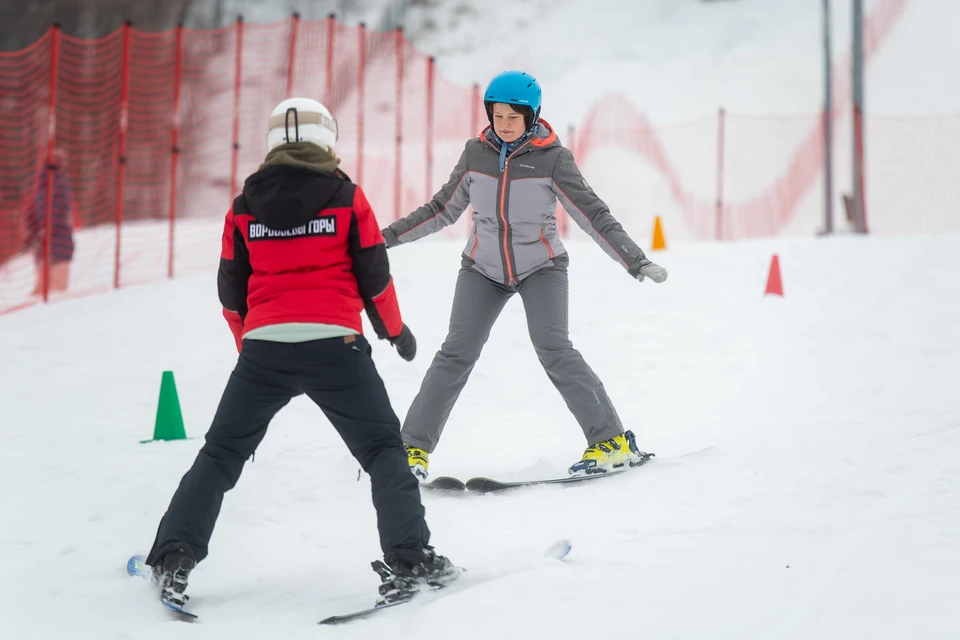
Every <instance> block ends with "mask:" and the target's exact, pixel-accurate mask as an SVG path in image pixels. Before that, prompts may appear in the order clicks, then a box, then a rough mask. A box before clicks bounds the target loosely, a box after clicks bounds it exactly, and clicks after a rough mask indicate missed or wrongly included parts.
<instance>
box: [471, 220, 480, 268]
mask: <svg viewBox="0 0 960 640" xmlns="http://www.w3.org/2000/svg"><path fill="white" fill-rule="evenodd" d="M479 244H480V236H479V234H478V233H477V225H476V224H474V225H473V248H472V249H470V259H471V260H473V259H474V256H475V255H476V254H477V245H479Z"/></svg>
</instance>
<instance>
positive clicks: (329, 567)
mask: <svg viewBox="0 0 960 640" xmlns="http://www.w3.org/2000/svg"><path fill="white" fill-rule="evenodd" d="M668 239H669V238H668ZM568 246H569V248H570V250H571V252H572V261H571V262H572V264H571V267H570V269H571V281H572V282H571V308H570V318H571V323H572V338H573V340H574V343H575V344H576V345H577V347H578V348H579V349H580V350H581V351H582V352H583V354H584V355H585V357H586V358H587V360H588V362H590V364H591V365H592V366H593V368H594V369H595V370H596V371H597V373H598V374H599V375H600V376H601V378H602V379H603V381H604V384H605V386H606V388H607V390H608V392H609V393H610V395H611V397H612V398H613V400H614V402H615V403H616V406H617V408H618V411H619V413H620V415H621V417H622V418H623V420H624V422H625V423H626V424H627V425H628V426H629V427H630V428H632V429H634V430H635V431H636V433H637V434H638V437H639V441H640V444H641V446H642V447H644V448H647V449H648V450H650V451H653V452H655V453H657V454H658V457H657V458H656V460H655V461H654V462H653V463H652V464H650V465H649V466H647V467H644V468H641V469H639V470H637V471H636V472H633V473H631V474H628V475H626V476H623V477H621V478H617V479H613V478H611V479H609V480H605V481H603V482H601V483H598V484H595V485H591V484H587V485H582V486H577V487H569V488H543V489H538V490H531V491H527V492H525V493H518V494H516V495H504V496H495V497H468V498H467V499H462V500H461V499H448V498H444V497H439V496H435V495H426V496H425V502H426V507H427V517H428V522H429V524H430V526H431V528H432V530H433V534H434V538H433V542H434V543H435V544H436V545H437V548H438V549H439V550H440V551H441V552H442V553H445V554H448V555H449V556H450V557H452V558H453V559H455V560H456V561H457V562H458V563H460V564H462V565H464V566H466V567H468V568H471V569H472V575H474V576H477V578H487V577H497V579H495V580H492V581H489V582H484V583H483V584H478V585H477V586H475V587H473V588H471V589H468V590H465V591H463V592H462V593H459V594H455V595H450V596H449V597H446V598H443V599H441V600H438V601H436V602H433V603H430V604H428V605H426V606H423V607H418V606H416V605H411V606H410V607H409V608H400V609H397V610H395V611H392V612H390V613H385V614H384V615H382V617H379V618H378V619H373V620H369V621H365V622H358V623H356V624H353V625H350V626H347V627H343V628H339V629H336V630H333V629H322V628H318V627H317V625H316V622H317V621H318V620H320V619H321V618H323V617H326V616H328V615H331V614H334V613H338V612H341V611H343V610H345V609H346V610H349V609H351V608H353V607H355V606H359V605H365V604H367V603H369V602H370V601H371V600H372V599H373V597H374V596H375V589H376V584H377V578H376V576H375V574H374V573H373V572H372V571H371V570H370V569H369V564H368V563H369V561H371V560H373V559H374V558H376V557H377V555H378V552H379V549H378V545H377V540H376V529H375V519H374V512H373V509H372V506H371V504H370V499H369V483H368V480H367V478H366V477H365V476H364V477H361V478H360V479H359V481H358V477H357V465H356V464H355V463H354V462H353V460H352V459H351V458H350V456H349V454H348V452H347V451H346V449H345V447H344V446H343V445H342V444H341V443H340V442H339V441H338V439H337V436H336V434H335V432H334V431H333V429H332V428H331V427H330V425H329V424H328V423H327V422H326V420H325V418H324V417H323V415H322V414H321V413H320V412H319V410H317V409H316V408H315V407H313V406H312V405H311V404H310V403H309V402H308V401H306V400H304V399H303V398H298V399H296V400H295V401H294V402H292V403H291V404H290V405H289V406H288V407H287V408H286V409H285V410H284V411H283V412H282V413H281V414H280V415H279V416H278V417H277V419H276V420H275V422H274V423H273V425H272V426H271V430H270V432H269V433H268V435H267V437H266V439H265V441H264V443H263V444H262V446H261V448H260V450H259V451H258V452H257V456H256V460H255V462H253V463H252V464H248V465H247V466H246V469H245V471H244V475H243V477H242V478H241V480H240V483H239V485H238V486H237V488H236V489H235V490H234V491H233V492H231V493H230V494H228V495H227V498H226V500H225V503H224V507H223V511H222V516H221V519H220V521H219V523H218V528H217V531H216V533H215V535H214V539H213V544H212V549H211V555H210V557H209V558H208V559H207V560H206V561H205V562H204V563H203V564H202V565H201V566H200V567H199V568H198V569H197V571H196V573H195V577H194V578H193V580H192V582H191V592H192V594H193V599H192V602H193V603H195V608H196V610H197V611H198V612H199V613H200V615H201V620H200V622H199V623H198V624H197V625H196V626H193V627H188V626H187V625H186V624H184V623H175V622H169V621H167V617H166V614H165V612H164V611H163V610H162V609H161V608H160V607H159V605H158V604H156V602H154V599H153V596H152V594H151V592H150V591H149V589H148V588H147V586H146V584H145V583H142V582H138V581H134V580H132V579H130V578H128V577H127V576H126V574H125V573H124V566H123V565H124V562H125V561H126V558H127V556H129V555H130V554H132V553H137V552H143V551H145V550H146V548H147V547H148V545H149V544H150V542H151V540H152V536H153V534H154V532H155V529H156V525H157V522H158V520H159V518H160V515H161V514H162V513H163V510H164V509H165V508H166V505H167V502H168V500H169V498H170V496H171V494H172V492H173V490H174V489H175V487H176V485H177V483H178V482H179V479H180V476H181V475H182V473H183V472H184V471H185V470H186V469H187V467H188V466H189V465H190V463H191V462H192V460H193V458H194V456H195V454H196V451H197V449H198V448H199V447H200V446H201V445H202V436H203V434H204V432H205V430H206V427H207V425H208V424H209V421H210V419H211V418H212V416H213V413H214V410H215V408H216V405H217V403H218V401H219V396H220V392H221V390H222V388H223V385H224V384H225V382H226V379H227V376H228V374H229V372H230V370H231V368H232V366H233V364H234V362H235V358H236V353H235V349H234V347H233V341H232V338H231V336H230V335H229V332H228V329H227V327H226V324H225V322H224V321H223V319H222V317H221V316H220V309H219V305H218V303H217V300H216V290H215V278H214V277H213V274H212V272H210V273H206V274H205V275H201V276H197V277H190V278H184V279H181V280H178V281H174V282H168V283H164V284H159V285H153V286H144V287H131V288H128V289H124V290H121V291H119V292H116V293H111V294H107V295H101V296H95V297H90V298H86V299H82V300H71V301H64V302H61V303H58V304H56V305H51V306H48V307H42V308H40V307H38V308H32V309H28V310H25V311H22V312H19V313H15V314H11V315H7V316H3V317H0V336H2V338H3V339H2V341H0V362H2V366H0V407H2V413H0V438H2V442H3V446H2V447H0V487H2V490H0V514H2V516H0V517H2V522H3V526H2V527H0V550H2V553H3V560H2V565H3V569H4V570H3V580H0V637H2V638H16V639H17V640H33V639H41V638H42V639H49V638H67V637H69V638H74V639H80V640H87V639H90V640H93V639H96V640H101V639H107V638H109V639H113V638H125V639H134V638H136V639H145V640H169V639H170V638H180V637H183V638H209V639H215V640H240V639H245V638H251V639H253V638H256V639H258V640H262V639H263V638H268V637H269V638H273V637H277V638H280V637H282V638H291V639H298V638H317V637H321V636H322V637H334V636H335V637H337V638H374V637H385V636H390V637H415V638H417V640H434V639H436V640H447V639H449V638H451V637H457V638H465V639H473V638H477V639H481V638H482V639H487V638H490V637H514V638H531V639H532V638H548V639H551V638H553V639H560V638H572V637H588V636H589V637H593V636H594V635H596V633H597V630H598V629H602V630H603V635H616V636H619V637H646V638H658V639H659V638H711V639H718V640H726V639H731V640H732V639H737V640H740V639H743V638H764V639H768V638H788V639H797V640H801V639H802V640H806V639H807V638H814V637H815V638H819V639H822V640H828V639H833V638H836V639H842V640H847V639H848V638H853V637H869V638H873V639H876V640H880V639H894V638H906V637H918V638H919V637H922V638H925V639H944V640H946V639H947V638H952V637H955V636H956V631H957V629H958V628H960V614H958V613H957V609H956V606H955V602H954V600H955V595H954V594H955V589H954V584H955V580H956V576H957V575H958V573H960V547H958V544H960V542H958V541H960V453H958V452H960V428H958V427H960V410H958V405H957V402H956V398H955V396H956V389H957V387H958V385H960V368H958V367H957V361H958V358H960V337H958V333H957V331H956V327H957V326H958V325H960V303H958V301H957V299H956V296H952V295H950V294H951V292H955V291H958V290H960V237H958V236H951V237H939V238H931V237H914V238H910V239H893V238H849V237H847V238H833V239H826V240H823V239H821V240H813V239H804V240H780V241H772V240H771V241H755V242H743V243H728V244H724V245H696V244H686V245H685V244H682V243H681V244H674V245H672V246H671V248H670V249H669V250H668V251H667V252H665V253H662V254H659V253H658V254H653V257H654V260H656V261H658V262H660V263H662V264H664V265H665V266H666V267H667V268H668V269H669V270H670V278H669V280H667V282H665V283H664V284H662V285H653V284H652V283H643V284H640V283H637V282H636V281H632V280H631V279H630V278H628V277H627V276H626V275H625V274H624V273H623V271H622V270H621V269H620V267H618V266H617V265H616V264H615V263H614V262H613V261H611V260H609V259H608V258H607V257H606V256H605V255H604V254H603V253H602V252H601V251H600V249H599V248H598V247H596V246H595V245H593V244H591V243H590V242H589V241H588V240H586V239H584V238H581V239H579V240H577V239H571V240H570V241H569V243H568ZM459 251H460V243H459V242H456V241H450V240H445V239H442V238H432V239H429V240H425V241H423V242H421V243H419V244H416V245H411V246H406V247H398V248H396V249H392V250H391V253H390V258H391V262H392V265H393V268H394V271H395V274H396V277H397V288H398V293H399V296H400V301H401V305H402V308H403V310H404V313H405V319H406V321H407V322H408V324H409V325H410V326H411V328H412V329H413V331H414V332H415V334H416V336H417V338H418V341H419V345H420V353H419V355H418V357H417V359H416V360H415V361H414V362H412V363H407V362H404V361H402V360H401V359H400V358H399V357H398V356H397V355H396V354H395V353H393V351H392V349H391V348H390V347H389V346H387V345H386V344H385V343H383V342H378V343H376V344H375V345H374V348H375V351H374V357H375V359H376V362H377V366H378V368H379V370H380V372H381V374H382V375H383V376H384V378H385V380H386V383H387V387H388V390H389V392H390V394H391V398H392V400H393V402H394V404H395V409H396V411H397V412H398V414H399V415H400V416H401V417H402V416H403V414H404V412H405V411H406V408H407V406H408V405H409V403H410V401H411V399H412V398H413V396H414V394H415V393H416V391H417V389H418V386H419V382H420V379H421V377H422V375H423V373H424V372H425V371H426V369H427V367H428V365H429V363H430V360H431V357H432V354H433V353H434V351H435V350H436V349H437V348H438V346H439V344H440V342H441V341H442V339H443V336H444V333H445V329H446V325H447V319H448V318H447V314H448V312H449V306H450V300H451V296H452V291H453V285H454V282H455V279H456V269H457V267H458V264H459V257H458V256H459ZM773 252H777V253H778V254H779V255H780V258H781V264H782V267H783V277H784V286H785V290H786V296H785V297H784V298H782V299H781V298H775V297H767V298H764V297H763V296H762V292H763V287H764V281H765V277H766V269H767V265H768V264H769V260H770V256H771V254H772V253H773ZM891 256H895V259H893V260H892V259H891ZM424 273H433V274H435V277H434V278H431V279H427V278H424V277H423V274H424ZM164 370H173V371H174V372H175V375H176V380H177V384H178V387H179V392H180V400H181V403H182V407H183V413H184V416H185V419H186V422H187V432H188V436H190V439H189V440H186V441H179V442H165V443H149V444H140V442H139V441H140V440H144V439H148V438H150V436H151V434H152V428H153V419H154V412H155V410H156V402H157V392H158V389H159V383H160V377H161V372H162V371H164ZM583 446H584V442H583V441H582V437H581V435H580V432H579V429H578V428H577V426H576V423H575V422H574V420H573V419H572V417H571V416H570V415H569V413H568V412H567V411H566V409H565V407H564V406H563V403H562V401H561V399H560V398H559V396H558V395H557V393H556V392H555V391H554V390H553V388H552V387H551V385H550V383H549V381H548V380H547V378H546V376H545V375H544V374H543V372H542V370H541V369H540V367H539V364H538V363H537V360H536V357H535V354H534V352H533V349H532V347H531V346H530V344H529V342H528V338H527V336H526V328H525V326H524V319H523V311H522V306H521V304H520V301H519V299H516V300H513V301H512V302H511V303H510V304H509V305H508V306H507V308H506V310H505V311H504V313H503V316H502V317H501V320H500V323H499V324H498V325H497V326H496V327H495V328H494V330H493V333H492V335H491V338H490V342H489V343H488V345H487V348H486V349H485V352H484V354H483V357H482V359H481V360H480V362H479V364H478V365H477V367H476V369H475V371H474V373H473V375H472V378H471V380H470V382H469V384H468V385H467V387H466V390H465V391H464V393H463V396H462V398H461V400H460V403H459V404H458V405H457V407H456V409H455V410H454V414H453V416H452V419H451V421H450V424H449V426H448V428H447V431H446V433H445V436H444V439H443V441H442V442H441V444H440V447H439V448H438V449H437V451H436V453H435V455H434V458H433V461H432V471H434V473H436V474H453V475H457V476H461V477H468V476H471V475H474V474H481V473H482V474H490V475H495V476H503V477H510V476H514V477H527V476H531V475H540V474H544V473H558V472H562V470H563V469H564V468H565V467H566V466H567V465H569V464H570V463H571V462H573V461H574V460H576V459H577V458H578V457H579V455H580V453H581V451H582V448H583ZM558 538H569V539H570V540H571V541H572V542H573V545H574V549H573V552H572V553H571V555H570V556H569V557H568V559H567V560H565V561H563V562H556V561H548V560H546V559H544V558H542V556H541V553H542V552H543V550H544V549H545V548H546V547H547V545H548V544H550V543H551V542H553V541H554V540H556V539H558Z"/></svg>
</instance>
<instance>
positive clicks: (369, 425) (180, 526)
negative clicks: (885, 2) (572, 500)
mask: <svg viewBox="0 0 960 640" xmlns="http://www.w3.org/2000/svg"><path fill="white" fill-rule="evenodd" d="M337 137H338V135H337V123H336V120H335V119H334V118H333V117H332V116H331V114H330V112H329V111H328V110H327V108H326V107H324V106H323V105H322V104H320V103H319V102H317V101H315V100H310V99H307V98H291V99H289V100H285V101H283V102H281V103H280V104H279V105H277V107H276V109H274V111H273V114H272V115H271V117H270V121H269V125H268V133H267V141H268V146H269V148H270V151H269V153H268V154H267V156H266V159H265V160H264V162H263V164H262V165H261V166H260V168H259V170H258V171H257V172H256V173H254V174H253V175H251V176H250V177H249V178H247V180H246V182H245V183H244V186H243V193H241V194H240V195H239V196H237V198H236V199H235V200H234V201H233V206H232V207H231V208H230V210H229V211H228V212H227V217H226V223H225V225H224V231H223V239H222V253H221V258H220V269H219V274H218V277H217V285H218V289H219V294H220V301H221V303H222V304H223V309H224V311H223V313H224V316H225V317H226V319H227V322H228V323H229V325H230V329H231V330H232V331H233V335H234V338H235V339H236V343H237V349H238V351H239V353H240V356H239V358H238V360H237V365H236V368H235V369H234V371H233V373H232V374H231V375H230V379H229V381H228V383H227V386H226V389H225V391H224V393H223V398H222V399H221V401H220V406H219V408H218V409H217V413H216V416H215V417H214V419H213V424H212V425H211V427H210V429H209V431H208V432H207V434H206V438H205V441H206V443H205V444H204V446H203V447H202V448H201V450H200V452H199V454H198V455H197V458H196V461H195V462H194V464H193V467H192V468H191V469H190V470H189V471H188V472H187V473H186V475H185V476H184V477H183V479H182V480H181V482H180V486H179V488H178V489H177V491H176V493H175V494H174V496H173V499H172V501H171V503H170V506H169V508H168V509H167V512H166V514H164V516H163V518H162V520H161V521H160V526H159V530H158V531H157V537H156V540H155V541H154V544H153V547H152V549H151V551H150V554H149V555H148V556H147V560H146V564H148V565H150V566H151V567H152V570H153V575H154V579H155V580H156V582H157V583H158V585H159V587H160V589H161V596H162V597H163V598H165V599H168V600H172V601H173V602H175V603H178V604H182V603H183V602H184V601H185V599H186V598H185V596H184V592H185V590H186V586H187V578H188V577H189V574H190V571H191V570H192V569H193V568H194V567H195V565H196V564H197V563H198V562H200V561H202V560H203V559H204V558H205V557H206V555H207V546H208V544H209V541H210V537H211V534H212V533H213V528H214V524H215V523H216V520H217V516H218V515H219V512H220V505H221V502H222V501H223V495H224V493H225V492H227V491H229V490H230V489H232V488H233V487H234V485H236V483H237V480H238V479H239V477H240V472H241V470H242V469H243V465H244V463H245V461H246V460H247V459H248V458H250V457H251V456H252V455H253V453H254V450H255V449H256V448H257V445H259V444H260V441H261V440H262V439H263V437H264V435H265V434H266V431H267V426H268V425H269V423H270V421H271V420H272V419H273V417H274V415H276V413H277V412H278V411H279V410H280V409H281V408H282V407H283V406H284V405H286V404H287V403H288V402H289V401H290V399H291V398H293V397H295V396H298V395H300V394H306V395H307V396H308V397H309V398H310V399H311V400H313V401H314V402H315V403H316V404H317V405H318V406H319V407H320V408H321V409H322V410H323V412H324V414H325V415H326V416H327V418H328V419H329V420H330V422H331V423H332V424H333V426H334V428H336V429H337V431H338V432H339V434H340V436H341V437H342V438H343V441H344V443H345V444H346V445H347V447H348V448H349V449H350V452H351V453H352V454H353V455H354V456H355V457H356V459H357V461H358V462H359V463H360V465H361V466H362V467H363V469H364V471H366V472H367V473H368V474H370V478H371V485H372V491H373V504H374V507H375V509H376V512H377V526H378V528H379V533H380V545H381V549H382V551H383V554H384V559H383V561H382V562H381V561H379V560H378V561H376V562H375V563H374V570H375V571H376V572H377V573H378V575H380V576H381V580H382V585H381V587H380V593H381V596H382V598H381V599H382V600H383V601H392V600H395V599H398V598H403V597H406V596H408V595H409V594H410V593H412V592H414V591H416V590H417V589H418V588H419V586H421V584H422V583H424V582H427V583H443V582H447V581H449V580H452V579H454V578H455V577H456V576H457V569H456V568H455V567H454V566H453V565H452V563H450V561H449V560H447V559H446V558H445V557H443V556H440V555H437V554H436V553H435V552H434V550H433V549H432V547H430V545H429V539H430V531H429V529H428V528H427V523H426V521H425V520H424V509H423V505H422V503H421V501H420V492H419V486H418V482H417V479H416V478H415V477H414V476H413V475H412V474H411V473H410V471H409V470H408V467H407V455H406V453H405V452H404V449H403V444H402V442H401V439H400V422H399V420H398V419H397V416H396V414H395V413H394V411H393V408H392V407H391V405H390V400H389V398H388V397H387V393H386V390H385V388H384V385H383V382H382V380H381V378H380V376H379V374H378V373H377V370H376V368H375V367H374V363H373V360H372V359H371V357H370V354H371V348H370V345H369V344H368V342H367V340H366V339H365V338H364V336H363V333H362V323H361V318H360V311H361V310H366V313H367V317H368V318H369V319H370V323H371V324H372V325H373V328H374V330H375V331H376V333H377V337H378V338H380V339H385V340H388V341H389V342H390V343H391V344H392V345H393V346H394V347H395V348H396V350H397V353H398V354H399V355H400V356H401V357H402V358H404V359H405V360H412V359H413V357H414V355H415V354H416V349H417V347H416V341H415V340H414V338H413V334H411V333H410V330H409V329H408V328H407V327H406V325H404V324H403V321H402V319H401V316H400V309H399V306H398V304H397V295H396V291H395V290H394V286H393V279H392V277H391V275H390V267H389V264H388V262H387V252H386V247H385V246H384V243H383V236H382V235H381V233H380V225H379V224H378V223H377V220H376V218H375V216H374V213H373V210H372V209H371V208H370V204H369V203H368V202H367V199H366V197H365V196H364V194H363V191H362V190H361V189H360V187H359V186H357V185H355V184H353V183H352V182H351V181H350V179H349V178H348V177H347V176H346V175H345V174H344V173H343V172H342V171H340V170H339V169H338V167H337V165H338V161H337V159H336V156H335V155H334V147H335V145H336V141H337ZM337 524H338V525H339V524H340V523H337ZM281 544H282V543H281Z"/></svg>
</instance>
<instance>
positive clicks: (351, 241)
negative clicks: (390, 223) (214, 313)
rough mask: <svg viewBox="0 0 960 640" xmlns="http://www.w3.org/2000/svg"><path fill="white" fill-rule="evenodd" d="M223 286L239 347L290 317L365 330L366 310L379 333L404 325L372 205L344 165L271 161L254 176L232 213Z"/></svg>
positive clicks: (221, 274) (226, 235) (226, 238)
mask: <svg viewBox="0 0 960 640" xmlns="http://www.w3.org/2000/svg"><path fill="white" fill-rule="evenodd" d="M222 240H223V242H222V245H223V246H222V250H221V254H220V269H219V273H218V275H217V290H218V292H219V296H220V303H221V304H222V305H223V315H224V317H225V318H226V319H227V322H228V323H229V325H230V329H231V331H232V332H233V335H234V338H235V339H236V342H237V350H238V351H239V350H240V348H241V344H242V343H241V340H242V337H243V334H244V333H245V332H247V331H250V330H252V329H256V328H258V327H263V326H266V325H273V324H283V323H288V322H305V323H320V324H332V325H338V326H342V327H347V328H350V329H354V330H356V331H357V332H359V333H363V328H362V321H361V318H360V311H361V309H365V310H366V312H367V317H368V318H369V319H370V323H371V325H373V328H374V330H375V331H376V333H377V337H379V338H382V339H385V338H393V337H396V336H398V335H400V331H401V329H402V328H403V322H402V319H401V317H400V308H399V305H398V304H397V295H396V292H395V290H394V286H393V278H392V277H391V275H390V266H389V263H388V261H387V251H386V247H385V245H384V243H383V236H382V235H381V234H380V225H379V224H378V223H377V220H376V217H375V216H374V213H373V209H371V207H370V203H369V202H367V198H366V196H365V195H364V194H363V191H362V190H361V189H360V187H359V186H358V185H355V184H353V183H352V182H351V181H350V179H349V178H348V177H347V176H346V175H345V174H344V173H342V172H341V171H339V170H337V171H335V172H330V171H320V170H317V169H311V168H308V167H304V166H297V165H290V164H276V165H268V166H264V167H263V168H261V169H260V170H259V171H257V172H256V173H254V174H253V175H251V176H250V177H249V178H247V180H246V182H245V183H244V186H243V193H241V194H240V195H239V196H237V198H236V199H235V200H234V201H233V205H232V206H231V207H230V210H229V211H228V212H227V217H226V221H225V224H224V228H223V239H222Z"/></svg>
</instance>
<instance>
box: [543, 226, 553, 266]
mask: <svg viewBox="0 0 960 640" xmlns="http://www.w3.org/2000/svg"><path fill="white" fill-rule="evenodd" d="M540 242H542V243H543V246H545V247H546V248H547V253H549V254H550V259H551V260H553V248H552V247H551V246H550V243H549V242H547V237H546V236H544V235H543V227H542V226H541V227H540Z"/></svg>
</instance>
